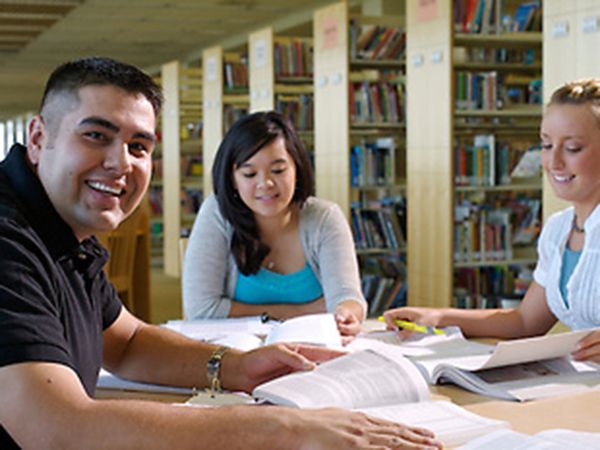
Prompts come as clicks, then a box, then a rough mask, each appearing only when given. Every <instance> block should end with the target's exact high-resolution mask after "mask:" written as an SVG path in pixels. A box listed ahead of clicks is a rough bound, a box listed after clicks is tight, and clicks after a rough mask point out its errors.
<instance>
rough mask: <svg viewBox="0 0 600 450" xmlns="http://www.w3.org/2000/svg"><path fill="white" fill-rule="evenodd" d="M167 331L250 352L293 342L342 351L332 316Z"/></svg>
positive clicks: (190, 325)
mask: <svg viewBox="0 0 600 450" xmlns="http://www.w3.org/2000/svg"><path fill="white" fill-rule="evenodd" d="M164 326H165V327H166V328H169V329H171V330H174V331H177V332H179V333H182V334H184V335H186V336H188V337H190V338H192V339H197V340H201V341H205V342H210V343H212V344H218V345H226V346H227V347H232V348H236V349H239V350H252V349H253V348H257V347H260V346H262V345H269V344H275V343H278V342H294V343H303V344H312V345H321V346H325V347H331V348H341V346H342V338H341V336H340V333H339V331H338V328H337V324H336V323H335V319H334V317H333V314H308V315H304V316H299V317H294V318H292V319H288V320H285V321H283V322H277V321H269V322H267V323H265V322H263V321H262V320H261V318H260V317H258V316H255V317H243V318H227V319H206V320H190V321H182V320H177V321H169V322H167V323H166V324H165V325H164Z"/></svg>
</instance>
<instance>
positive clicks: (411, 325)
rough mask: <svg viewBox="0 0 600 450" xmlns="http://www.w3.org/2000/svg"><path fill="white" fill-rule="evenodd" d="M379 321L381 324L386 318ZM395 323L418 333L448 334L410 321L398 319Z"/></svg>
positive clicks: (381, 317) (380, 318)
mask: <svg viewBox="0 0 600 450" xmlns="http://www.w3.org/2000/svg"><path fill="white" fill-rule="evenodd" d="M377 320H379V321H380V322H385V318H384V317H383V316H379V317H378V318H377ZM394 323H395V324H396V325H398V326H399V327H400V328H402V329H404V330H409V331H415V332H417V333H425V334H446V333H445V332H444V330H440V329H439V328H435V327H429V326H427V325H419V324H417V323H414V322H409V321H408V320H400V319H396V320H394Z"/></svg>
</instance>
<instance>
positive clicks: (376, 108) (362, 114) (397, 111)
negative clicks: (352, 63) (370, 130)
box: [350, 81, 405, 124]
mask: <svg viewBox="0 0 600 450" xmlns="http://www.w3.org/2000/svg"><path fill="white" fill-rule="evenodd" d="M404 97H405V95H404V83H403V82H402V81H400V82H390V81H376V82H373V81H361V82H358V83H351V84H350V120H351V121H352V122H359V123H395V124H399V123H400V122H401V121H402V120H403V118H404V116H405V111H404V107H405V105H404Z"/></svg>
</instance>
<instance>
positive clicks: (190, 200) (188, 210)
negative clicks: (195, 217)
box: [180, 188, 204, 214]
mask: <svg viewBox="0 0 600 450" xmlns="http://www.w3.org/2000/svg"><path fill="white" fill-rule="evenodd" d="M180 199H181V211H182V212H183V213H184V214H196V213H197V212H198V210H199V209H200V205H201V204H202V200H203V199H204V193H203V191H202V189H194V188H184V189H182V190H181V196H180Z"/></svg>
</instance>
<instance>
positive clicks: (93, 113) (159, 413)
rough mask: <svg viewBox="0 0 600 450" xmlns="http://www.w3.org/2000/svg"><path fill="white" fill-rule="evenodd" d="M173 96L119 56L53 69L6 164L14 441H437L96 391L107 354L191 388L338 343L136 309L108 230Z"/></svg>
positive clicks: (6, 300)
mask: <svg viewBox="0 0 600 450" xmlns="http://www.w3.org/2000/svg"><path fill="white" fill-rule="evenodd" d="M161 102H162V98H161V94H160V90H159V89H158V87H157V86H156V84H155V83H154V82H153V81H152V79H151V78H150V77H148V76H147V75H145V74H144V73H142V72H140V71H139V70H138V69H137V68H135V67H133V66H130V65H127V64H122V63H119V62H116V61H114V60H111V59H106V58H87V59H82V60H77V61H73V62H70V63H66V64H64V65H62V66H60V67H59V68H57V69H56V70H55V71H54V73H53V74H52V75H51V77H50V79H49V81H48V84H47V86H46V91H45V94H44V97H43V100H42V106H41V112H40V115H39V116H36V117H35V118H34V119H33V120H32V121H31V124H30V126H29V129H28V140H27V147H24V146H22V145H19V144H17V145H15V146H14V147H13V148H12V149H11V151H10V153H9V155H8V156H7V158H6V159H5V160H4V161H3V162H2V163H0V274H2V276H1V277H0V448H2V449H12V448H20V447H22V448H33V449H44V448H60V449H68V448H76V449H81V448H85V449H93V448H110V449H118V448H143V449H154V448H165V449H171V448H177V449H185V448H227V449H230V448H242V447H244V448H248V449H252V448H257V449H258V448H260V449H262V448H286V449H294V448H314V449H320V448H323V449H324V448H367V447H371V446H376V447H377V448H406V447H407V446H411V447H410V448H426V447H427V446H429V445H438V444H437V443H436V442H435V441H433V440H432V439H431V434H430V433H429V432H427V431H424V430H418V429H414V428H410V427H405V426H402V425H399V424H393V423H390V422H386V421H383V420H378V419H372V418H369V417H367V416H364V415H361V414H358V413H351V412H346V411H340V410H335V409H327V410H318V411H298V410H293V409H285V408H278V407H261V408H257V407H250V406H235V407H230V408H210V409H197V408H181V407H175V406H172V405H167V404H158V403H151V402H143V401H124V400H122V401H119V400H116V401H109V400H95V399H94V398H93V395H94V389H95V385H96V381H97V376H98V371H99V369H100V367H101V366H104V367H106V368H108V369H109V370H111V371H113V372H115V373H117V374H119V375H121V376H123V377H126V378H130V379H133V380H138V381H146V382H153V383H162V384H168V385H175V386H187V387H193V386H195V387H205V386H208V385H209V384H213V383H216V384H217V385H218V384H221V385H222V386H223V387H225V388H227V389H232V390H244V391H250V390H252V388H253V387H254V386H256V385H257V384H259V383H261V382H264V381H266V380H268V379H271V378H273V377H276V376H279V375H282V374H285V373H289V372H291V371H294V370H306V369H310V368H312V367H314V364H315V363H314V361H319V360H325V359H329V358H332V357H334V356H336V355H337V354H338V353H337V352H334V351H329V350H326V349H317V348H311V347H304V346H294V347H291V346H285V345H280V346H269V347H263V348H261V349H259V350H256V351H252V352H247V353H242V352H238V351H235V350H232V349H226V348H221V347H214V346H211V345H208V344H203V343H200V342H196V341H192V340H189V339H187V338H185V337H183V336H180V335H178V334H176V333H173V332H170V331H168V330H165V329H162V328H159V327H156V326H151V325H148V324H145V323H143V322H141V321H140V320H138V319H137V318H135V317H134V316H132V315H131V314H130V313H129V312H128V311H127V310H126V309H125V308H123V306H122V304H121V302H120V300H119V299H118V296H117V294H116V292H115V289H114V288H113V287H112V285H111V284H110V283H109V282H108V280H107V279H106V276H105V274H104V272H103V271H102V266H103V265H104V263H105V262H106V260H107V257H108V255H107V253H106V250H104V249H103V248H102V247H101V246H100V245H99V243H98V241H97V240H96V239H95V237H94V236H93V235H94V233H96V232H99V231H107V230H112V229H114V228H116V227H117V226H118V225H119V223H121V222H122V221H123V220H124V219H125V218H126V217H128V216H129V214H131V212H132V211H133V210H134V209H135V208H136V206H137V205H138V204H139V202H140V200H141V198H142V196H143V195H144V192H145V190H146V188H147V186H148V183H149V180H150V168H151V154H152V150H153V149H154V146H155V144H156V135H155V132H154V130H155V126H156V118H157V115H158V113H159V110H160V106H161Z"/></svg>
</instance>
